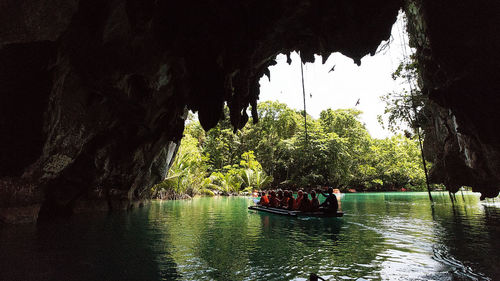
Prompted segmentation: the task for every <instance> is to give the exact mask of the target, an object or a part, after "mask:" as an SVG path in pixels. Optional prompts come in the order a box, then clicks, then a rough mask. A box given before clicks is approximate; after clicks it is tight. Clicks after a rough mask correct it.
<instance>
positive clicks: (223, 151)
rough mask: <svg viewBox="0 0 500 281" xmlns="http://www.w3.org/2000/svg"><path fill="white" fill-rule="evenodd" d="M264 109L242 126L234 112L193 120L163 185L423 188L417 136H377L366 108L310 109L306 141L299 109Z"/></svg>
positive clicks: (225, 189)
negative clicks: (207, 121) (211, 120)
mask: <svg viewBox="0 0 500 281" xmlns="http://www.w3.org/2000/svg"><path fill="white" fill-rule="evenodd" d="M258 111H259V114H260V117H261V119H260V121H259V123H257V124H253V123H252V122H248V124H247V125H246V126H245V127H244V128H243V129H242V130H240V131H238V132H237V133H236V134H233V132H232V130H233V129H232V127H231V125H230V123H229V122H228V121H227V120H225V121H222V122H220V123H219V124H218V125H217V126H216V127H215V128H213V129H212V130H210V131H208V132H204V131H203V129H201V126H200V125H199V123H198V122H197V121H196V120H190V121H189V122H188V124H187V126H186V130H185V132H184V134H185V137H184V139H183V141H182V145H181V148H180V150H179V153H178V155H177V157H176V159H175V161H174V165H173V166H172V168H171V169H170V171H169V174H168V176H167V178H166V180H165V181H164V182H163V183H162V184H161V185H159V186H158V187H157V189H160V190H173V191H174V192H188V190H189V192H191V193H194V194H205V195H209V196H210V195H213V194H224V195H230V194H238V193H240V192H248V191H251V190H256V189H257V190H259V189H264V188H266V187H269V186H277V185H280V184H281V185H286V186H287V187H295V188H304V187H315V186H317V185H329V186H335V187H338V188H341V189H347V188H355V189H357V190H395V189H400V188H402V187H405V188H407V189H410V190H420V189H422V188H423V183H424V175H423V173H422V170H421V167H420V158H419V157H420V156H419V152H418V146H417V145H418V143H417V142H416V140H414V139H410V138H407V137H405V136H402V135H398V136H394V137H392V138H387V139H383V140H378V139H372V138H371V137H370V135H369V134H368V132H367V130H366V128H365V126H364V125H363V124H362V123H361V122H360V121H359V116H360V115H361V113H362V112H361V111H359V110H355V109H338V110H332V109H327V110H324V111H323V112H321V114H320V118H319V119H317V120H316V119H313V118H311V117H310V116H307V119H308V120H307V122H308V127H307V131H308V137H307V141H306V136H305V130H304V122H303V116H301V114H300V112H298V111H295V110H292V109H290V108H288V107H287V106H286V105H284V104H282V103H278V102H263V103H260V104H259V105H258ZM225 113H226V115H227V114H228V111H227V109H226V111H225ZM208 175H210V176H208Z"/></svg>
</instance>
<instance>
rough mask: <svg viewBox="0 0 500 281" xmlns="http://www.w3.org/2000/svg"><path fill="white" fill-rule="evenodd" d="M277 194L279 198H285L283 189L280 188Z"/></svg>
mask: <svg viewBox="0 0 500 281" xmlns="http://www.w3.org/2000/svg"><path fill="white" fill-rule="evenodd" d="M276 196H277V197H278V200H280V201H281V200H283V190H281V189H278V191H277V192H276Z"/></svg>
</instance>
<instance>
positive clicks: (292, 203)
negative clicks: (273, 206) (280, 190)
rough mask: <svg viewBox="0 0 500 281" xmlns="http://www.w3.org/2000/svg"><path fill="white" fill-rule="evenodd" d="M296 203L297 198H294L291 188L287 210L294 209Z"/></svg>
mask: <svg viewBox="0 0 500 281" xmlns="http://www.w3.org/2000/svg"><path fill="white" fill-rule="evenodd" d="M294 203H295V198H293V192H292V191H291V190H289V191H288V205H287V206H286V209H287V210H290V211H291V210H293V206H294Z"/></svg>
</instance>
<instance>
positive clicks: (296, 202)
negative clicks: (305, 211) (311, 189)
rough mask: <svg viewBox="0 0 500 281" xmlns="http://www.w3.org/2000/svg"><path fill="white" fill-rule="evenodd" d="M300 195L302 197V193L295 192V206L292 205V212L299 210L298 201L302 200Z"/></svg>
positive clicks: (300, 191)
mask: <svg viewBox="0 0 500 281" xmlns="http://www.w3.org/2000/svg"><path fill="white" fill-rule="evenodd" d="M302 195H304V191H302V189H301V190H299V191H298V192H297V198H296V199H295V205H293V209H294V210H298V209H299V206H300V200H302Z"/></svg>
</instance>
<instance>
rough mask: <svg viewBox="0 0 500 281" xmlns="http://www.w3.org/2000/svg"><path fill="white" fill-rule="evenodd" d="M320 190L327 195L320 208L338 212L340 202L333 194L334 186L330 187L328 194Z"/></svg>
mask: <svg viewBox="0 0 500 281" xmlns="http://www.w3.org/2000/svg"><path fill="white" fill-rule="evenodd" d="M319 192H320V193H321V194H322V195H323V196H325V197H326V199H325V201H324V202H323V203H322V204H321V205H319V207H320V209H321V210H322V211H324V212H328V213H336V212H337V210H338V209H339V202H338V201H337V196H335V194H333V188H332V187H329V188H328V194H324V193H323V192H321V191H319Z"/></svg>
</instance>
